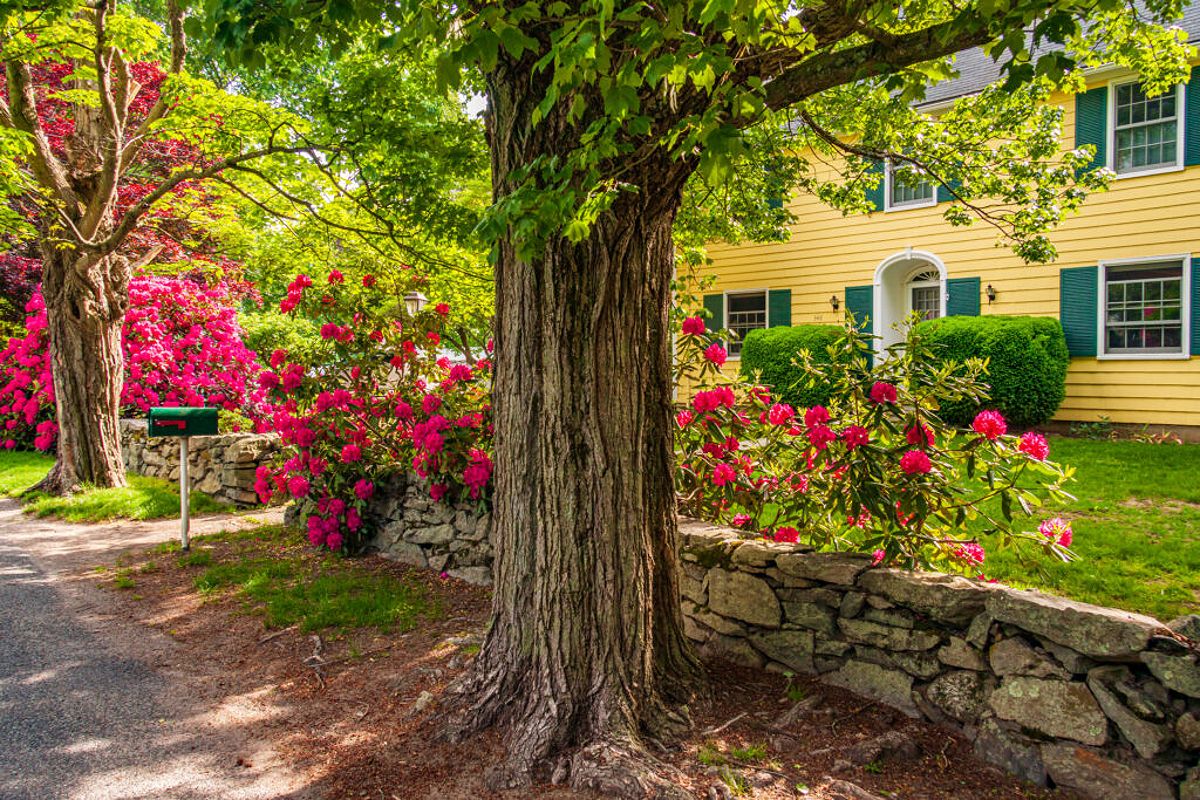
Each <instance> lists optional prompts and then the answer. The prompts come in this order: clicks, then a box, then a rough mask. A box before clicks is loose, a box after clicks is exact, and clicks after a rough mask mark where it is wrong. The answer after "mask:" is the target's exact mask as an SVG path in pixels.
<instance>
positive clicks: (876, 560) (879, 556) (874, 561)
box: [871, 550, 887, 567]
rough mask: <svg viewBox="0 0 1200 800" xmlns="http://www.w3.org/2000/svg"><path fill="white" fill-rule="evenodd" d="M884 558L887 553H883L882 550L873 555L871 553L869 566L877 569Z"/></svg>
mask: <svg viewBox="0 0 1200 800" xmlns="http://www.w3.org/2000/svg"><path fill="white" fill-rule="evenodd" d="M886 556H887V553H885V552H884V551H882V550H876V551H875V552H874V553H871V566H872V567H878V566H879V565H880V564H882V563H883V559H884V558H885V557H886Z"/></svg>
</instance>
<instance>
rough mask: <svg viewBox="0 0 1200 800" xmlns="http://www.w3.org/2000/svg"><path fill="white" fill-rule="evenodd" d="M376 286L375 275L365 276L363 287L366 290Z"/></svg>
mask: <svg viewBox="0 0 1200 800" xmlns="http://www.w3.org/2000/svg"><path fill="white" fill-rule="evenodd" d="M375 284H376V280H375V276H374V275H363V279H362V285H363V288H364V289H370V288H371V287H372V286H374V285H375Z"/></svg>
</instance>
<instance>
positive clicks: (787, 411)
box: [767, 403, 796, 425]
mask: <svg viewBox="0 0 1200 800" xmlns="http://www.w3.org/2000/svg"><path fill="white" fill-rule="evenodd" d="M795 416H796V411H795V409H793V408H792V407H791V406H790V405H788V404H787V403H776V404H775V405H773V406H771V409H770V411H768V412H767V420H768V421H770V423H771V424H772V425H786V424H788V422H790V421H791V419H792V418H793V417H795Z"/></svg>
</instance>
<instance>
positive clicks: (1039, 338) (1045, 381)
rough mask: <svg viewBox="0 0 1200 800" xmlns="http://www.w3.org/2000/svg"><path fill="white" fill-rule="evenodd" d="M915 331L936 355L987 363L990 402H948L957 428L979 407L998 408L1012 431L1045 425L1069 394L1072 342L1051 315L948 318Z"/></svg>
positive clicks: (946, 413) (948, 416)
mask: <svg viewBox="0 0 1200 800" xmlns="http://www.w3.org/2000/svg"><path fill="white" fill-rule="evenodd" d="M914 333H915V334H916V335H917V336H920V337H921V338H923V339H924V340H925V342H926V343H927V344H928V345H929V347H930V349H932V350H933V352H934V353H936V354H937V355H939V356H941V357H942V358H943V359H946V360H948V361H955V362H959V363H961V362H962V361H964V360H965V359H967V358H971V357H976V358H985V359H987V360H988V366H987V377H986V378H985V379H984V380H985V382H986V383H987V384H988V387H989V389H988V392H989V395H990V399H989V400H988V401H986V402H985V403H983V404H980V403H975V402H971V401H957V402H946V403H944V404H943V405H942V408H941V416H942V418H943V419H944V420H946V421H947V422H950V423H952V424H954V425H967V424H969V423H970V422H971V420H972V419H974V417H975V414H976V413H977V412H978V411H979V410H980V408H995V409H997V410H998V411H1000V413H1002V414H1004V416H1005V418H1006V419H1007V420H1008V424H1009V425H1010V426H1011V428H1013V429H1021V428H1029V427H1033V426H1037V425H1042V424H1045V423H1046V422H1048V421H1049V420H1050V418H1051V417H1053V416H1054V412H1056V411H1057V410H1058V407H1059V405H1060V404H1061V403H1062V401H1063V396H1064V395H1065V394H1066V380H1067V364H1068V363H1069V362H1070V356H1069V355H1068V354H1067V340H1066V337H1065V336H1064V334H1063V329H1062V325H1061V324H1060V323H1059V321H1058V320H1057V319H1054V318H1052V317H1007V316H982V317H943V318H942V319H934V320H929V321H927V322H922V323H920V324H919V325H917V327H916V329H915V330H914Z"/></svg>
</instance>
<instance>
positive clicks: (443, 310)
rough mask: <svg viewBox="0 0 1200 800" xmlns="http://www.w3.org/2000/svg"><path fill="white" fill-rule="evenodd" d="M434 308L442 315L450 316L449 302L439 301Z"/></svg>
mask: <svg viewBox="0 0 1200 800" xmlns="http://www.w3.org/2000/svg"><path fill="white" fill-rule="evenodd" d="M433 310H434V311H435V312H436V313H437V315H438V316H440V317H448V316H450V305H449V304H448V303H438V304H437V305H436V306H434V307H433Z"/></svg>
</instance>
